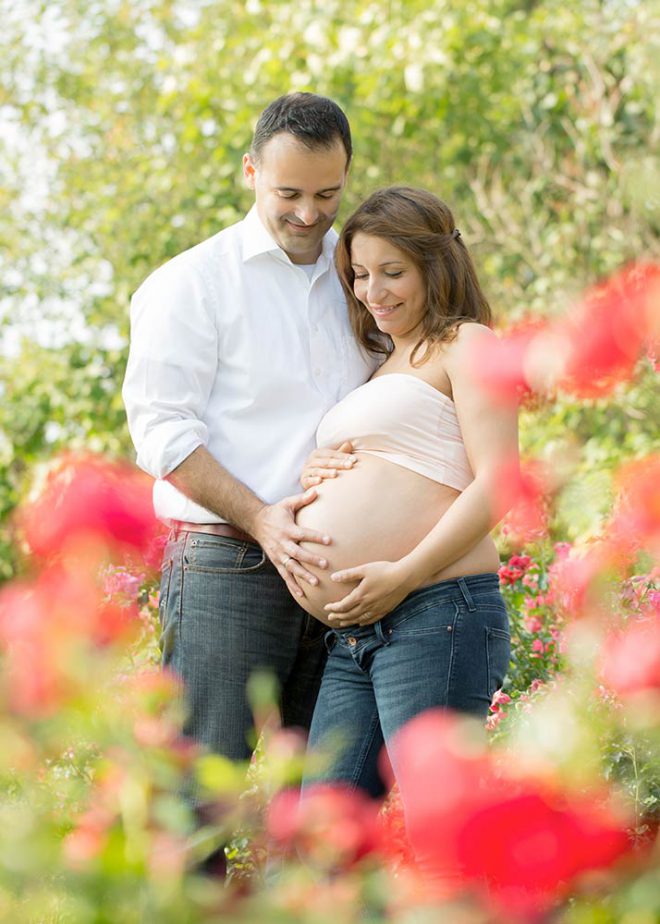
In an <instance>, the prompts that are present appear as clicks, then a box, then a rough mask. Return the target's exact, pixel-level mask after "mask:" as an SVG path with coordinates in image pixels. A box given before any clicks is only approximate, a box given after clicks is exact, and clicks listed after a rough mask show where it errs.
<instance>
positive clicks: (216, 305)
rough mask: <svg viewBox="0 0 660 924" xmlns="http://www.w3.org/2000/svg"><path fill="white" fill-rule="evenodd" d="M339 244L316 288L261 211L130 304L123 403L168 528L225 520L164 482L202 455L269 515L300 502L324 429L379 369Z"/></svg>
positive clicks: (328, 239)
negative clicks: (350, 305) (341, 275)
mask: <svg viewBox="0 0 660 924" xmlns="http://www.w3.org/2000/svg"><path fill="white" fill-rule="evenodd" d="M336 240H337V234H336V232H334V231H329V232H328V234H326V236H325V238H324V240H323V250H322V253H321V255H320V257H319V259H318V261H317V263H316V267H315V269H314V271H313V273H312V274H311V280H310V278H308V272H306V271H305V270H304V269H303V268H301V267H299V266H296V265H295V264H294V263H292V262H291V261H290V260H289V258H288V256H287V255H286V254H285V253H284V251H283V250H282V249H281V248H280V247H279V246H278V245H277V244H276V243H275V241H274V240H273V239H272V238H271V236H270V235H269V233H268V232H267V230H266V229H265V227H264V226H263V224H262V223H261V220H260V219H259V216H258V214H257V211H256V208H255V207H253V208H252V209H251V210H250V212H249V213H248V214H247V216H246V217H245V219H243V221H240V222H238V223H237V224H235V225H232V226H231V227H229V228H225V229H224V230H222V231H220V232H219V233H218V234H216V235H214V236H213V237H211V238H209V239H208V240H206V241H203V242H202V243H201V244H198V245H197V246H195V247H192V248H191V249H190V250H187V251H185V252H184V253H182V254H179V255H178V256H177V257H174V259H172V260H170V261H169V262H168V263H166V264H165V265H164V266H161V267H160V268H159V269H157V270H156V271H155V272H154V273H152V274H151V276H149V277H148V278H147V279H146V280H145V282H144V283H143V284H142V285H141V286H140V288H139V289H138V290H137V292H136V293H135V295H134V296H133V299H132V301H131V347H130V353H129V360H128V366H127V370H126V378H125V381H124V388H123V397H124V403H125V405H126V411H127V416H128V425H129V430H130V433H131V436H132V438H133V442H134V444H135V446H136V449H137V463H138V465H139V466H140V467H141V468H143V469H144V470H145V471H147V472H148V473H149V474H151V475H153V476H154V477H155V478H156V479H157V481H156V483H155V485H154V507H155V510H156V514H157V515H158V516H159V517H161V518H162V519H165V520H168V519H173V520H188V521H192V522H196V523H211V522H217V521H219V520H220V519H221V518H220V517H218V516H217V515H216V514H214V513H212V512H211V511H209V510H206V509H205V508H204V507H201V506H200V505H199V504H196V503H194V502H193V501H191V500H190V499H189V498H187V497H186V496H185V495H184V494H182V493H181V492H180V491H178V490H177V489H176V488H175V487H174V486H173V485H172V484H170V483H169V482H168V481H165V480H163V479H164V478H165V477H166V476H167V475H168V474H169V473H170V472H172V471H173V470H174V469H175V468H176V467H177V466H178V465H179V464H180V463H181V462H183V460H184V459H186V458H187V457H188V456H189V455H190V453H191V452H193V450H195V449H196V448H197V447H198V446H205V447H206V448H207V449H208V451H209V452H210V453H211V454H212V455H213V456H214V458H216V459H217V460H218V462H219V463H220V464H221V465H222V466H224V467H225V468H226V469H227V470H228V471H229V472H230V473H231V474H232V475H233V476H234V477H235V478H237V479H239V480H240V481H242V482H243V483H244V484H245V485H247V487H248V488H250V489H251V490H252V491H254V493H255V494H257V495H258V496H259V497H260V498H261V499H262V500H264V501H265V502H266V503H274V502H275V501H278V500H280V499H281V498H283V497H285V496H287V495H289V494H295V493H298V492H299V491H300V490H301V487H300V483H299V481H298V478H299V475H300V472H301V469H302V465H303V463H304V461H305V459H306V458H307V456H308V454H309V453H310V452H311V450H312V449H313V448H314V446H315V434H316V428H317V425H318V423H319V421H320V419H321V417H322V416H323V415H324V414H325V412H326V411H327V410H328V409H329V408H330V407H332V406H333V405H334V404H336V403H337V401H339V400H340V399H341V398H343V397H344V395H345V394H347V393H348V392H349V391H351V390H352V389H353V388H356V387H357V386H358V385H361V384H362V383H363V382H365V381H366V380H367V379H368V378H369V376H370V375H371V373H372V372H373V371H374V369H375V368H376V365H377V361H376V360H375V359H373V358H372V357H368V356H366V355H365V354H364V352H363V351H362V350H361V349H360V348H359V347H358V345H357V343H356V341H355V339H354V337H353V334H352V331H351V329H350V325H349V322H348V316H347V312H346V302H345V298H344V295H343V292H342V289H341V285H340V283H339V280H338V278H337V275H336V272H335V269H334V264H333V259H332V258H333V252H334V247H335V243H336Z"/></svg>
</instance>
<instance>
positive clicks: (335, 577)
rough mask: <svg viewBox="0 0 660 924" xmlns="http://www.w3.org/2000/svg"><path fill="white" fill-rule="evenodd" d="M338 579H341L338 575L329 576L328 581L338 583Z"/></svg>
mask: <svg viewBox="0 0 660 924" xmlns="http://www.w3.org/2000/svg"><path fill="white" fill-rule="evenodd" d="M340 577H341V575H340V574H331V575H330V580H331V581H338V580H339V578H340Z"/></svg>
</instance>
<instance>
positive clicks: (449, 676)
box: [445, 604, 461, 703]
mask: <svg viewBox="0 0 660 924" xmlns="http://www.w3.org/2000/svg"><path fill="white" fill-rule="evenodd" d="M460 619H461V613H460V610H459V608H458V606H457V605H456V604H454V618H453V620H452V623H451V650H450V652H449V665H448V667H447V687H446V689H445V703H448V702H449V692H450V690H451V685H452V680H453V674H454V661H455V656H456V645H457V644H458V642H457V640H456V633H457V631H458V623H459V622H460Z"/></svg>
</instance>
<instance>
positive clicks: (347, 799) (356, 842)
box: [266, 784, 381, 870]
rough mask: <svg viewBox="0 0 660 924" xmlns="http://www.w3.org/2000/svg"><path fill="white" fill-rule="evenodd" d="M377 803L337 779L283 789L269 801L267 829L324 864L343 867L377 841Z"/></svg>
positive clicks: (284, 843) (375, 848)
mask: <svg viewBox="0 0 660 924" xmlns="http://www.w3.org/2000/svg"><path fill="white" fill-rule="evenodd" d="M379 808H380V803H378V802H375V801H374V800H372V799H369V798H368V797H367V796H365V795H363V794H362V793H360V792H356V791H353V790H350V789H349V788H348V787H346V786H340V785H336V784H335V785H321V784H319V785H317V786H312V787H310V788H309V789H308V790H306V791H305V792H304V794H303V795H302V796H301V795H300V793H299V792H298V791H297V790H291V789H289V790H283V791H282V792H280V793H278V794H277V795H276V796H275V798H274V799H273V800H272V802H271V803H270V806H269V807H268V812H267V816H266V826H267V830H268V833H269V835H270V836H271V837H272V838H273V840H275V841H276V842H277V843H279V844H281V845H282V846H284V847H287V848H290V849H296V850H298V851H299V852H300V853H301V855H302V856H303V857H304V858H305V859H306V860H307V861H308V862H309V863H311V864H312V865H314V866H317V867H319V868H322V869H325V870H340V869H348V868H350V867H351V866H353V865H354V864H355V863H357V862H358V861H360V860H362V859H364V858H365V857H367V856H369V855H371V854H373V853H375V852H376V851H378V850H379V848H380V844H381V829H380V825H379V821H378V811H379Z"/></svg>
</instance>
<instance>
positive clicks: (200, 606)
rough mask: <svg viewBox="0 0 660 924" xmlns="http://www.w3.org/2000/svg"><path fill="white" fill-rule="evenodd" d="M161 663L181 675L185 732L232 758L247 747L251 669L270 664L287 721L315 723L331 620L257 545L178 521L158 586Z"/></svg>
mask: <svg viewBox="0 0 660 924" xmlns="http://www.w3.org/2000/svg"><path fill="white" fill-rule="evenodd" d="M160 619H161V627H162V633H161V650H162V662H163V665H164V666H166V667H169V668H170V669H171V670H173V671H174V673H176V674H178V675H179V676H180V677H181V678H182V679H183V686H184V691H185V698H186V703H187V707H188V715H187V719H186V722H185V726H184V732H185V734H187V735H189V736H190V737H192V738H194V739H195V740H196V741H198V742H200V743H202V744H204V745H206V746H207V747H208V748H209V749H210V750H212V751H215V752H217V753H220V754H224V755H225V756H226V757H230V758H231V759H232V760H240V759H244V758H247V757H249V755H250V753H251V751H252V748H251V746H250V743H249V741H250V736H251V730H252V727H253V718H252V714H251V711H250V707H249V704H248V701H247V696H246V685H247V681H248V679H249V677H250V675H251V674H252V673H253V672H254V671H257V670H267V671H270V672H271V673H272V674H274V675H275V677H276V678H277V681H278V683H279V687H280V692H281V703H280V711H281V718H282V722H283V724H284V725H287V726H299V727H301V728H303V729H305V730H307V729H308V728H309V724H310V721H311V717H312V712H313V709H314V703H315V701H316V695H317V693H318V688H319V684H320V681H321V674H322V671H323V664H324V662H325V657H326V650H325V646H324V645H323V634H324V631H325V627H324V626H323V625H321V623H319V622H317V620H315V619H313V618H312V617H311V616H309V615H308V614H307V613H306V612H305V611H304V610H303V609H302V608H301V607H300V606H298V604H297V603H296V602H295V600H294V599H293V597H292V596H291V595H290V594H289V591H288V590H287V588H286V585H285V584H284V581H283V580H282V579H281V577H280V576H279V574H278V573H277V570H276V569H275V567H274V566H273V564H272V563H271V562H270V561H269V560H268V559H267V558H266V556H265V554H264V553H263V552H262V550H261V548H260V547H259V546H258V545H255V544H253V543H251V542H241V541H239V540H237V539H228V538H225V537H223V536H214V535H209V534H207V533H194V532H184V531H180V532H178V533H177V532H176V531H172V533H171V534H170V537H169V540H168V543H167V545H166V547H165V554H164V557H163V568H162V577H161V590H160Z"/></svg>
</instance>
